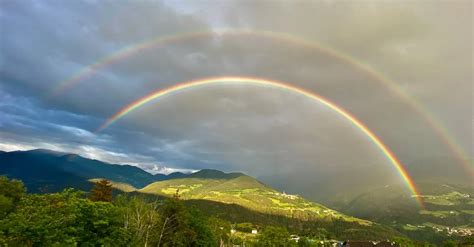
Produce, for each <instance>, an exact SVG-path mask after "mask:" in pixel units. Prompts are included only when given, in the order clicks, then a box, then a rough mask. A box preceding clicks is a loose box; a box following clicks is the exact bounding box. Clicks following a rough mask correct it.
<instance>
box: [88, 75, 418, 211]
mask: <svg viewBox="0 0 474 247" xmlns="http://www.w3.org/2000/svg"><path fill="white" fill-rule="evenodd" d="M224 83H242V84H249V85H261V86H272V87H275V88H278V89H282V90H287V91H290V92H293V93H297V94H299V95H303V96H305V97H307V98H310V99H312V100H315V101H317V102H319V103H321V104H323V105H324V106H326V107H328V108H329V109H331V110H333V111H334V112H336V113H338V114H339V115H341V116H342V117H344V118H345V119H346V120H348V121H349V122H350V123H351V124H352V125H353V126H355V127H356V128H357V129H359V130H360V131H362V133H364V134H365V135H366V136H367V137H368V138H369V140H370V141H371V142H372V143H374V145H375V146H376V147H377V148H378V149H379V150H380V151H381V152H382V153H383V154H384V155H385V157H386V158H387V159H388V160H389V161H390V163H391V164H392V165H393V166H394V167H395V169H396V170H397V172H398V174H399V175H400V176H401V178H402V179H403V181H404V182H405V184H406V185H407V187H408V189H409V190H410V191H411V193H412V194H413V195H414V197H415V199H416V200H417V202H418V204H419V205H420V206H421V207H423V201H422V198H421V197H420V196H419V195H420V194H419V193H418V190H417V188H416V187H415V184H414V182H413V179H412V178H411V177H410V175H409V174H408V172H407V171H406V169H405V168H404V166H403V165H402V163H401V162H400V160H399V159H398V158H397V157H396V156H395V154H394V153H393V152H392V151H391V150H390V149H389V148H388V147H387V146H386V145H385V144H384V143H383V142H382V141H381V140H380V138H379V137H378V136H377V135H376V134H375V133H374V132H372V131H371V130H370V129H369V128H368V127H367V126H366V125H365V124H363V123H362V122H361V121H360V120H358V119H357V118H356V117H355V116H353V115H352V114H350V113H349V112H347V111H346V110H344V109H343V108H341V107H340V106H338V105H336V104H335V103H333V102H331V101H329V100H328V99H326V98H324V97H322V96H320V95H318V94H316V93H313V92H310V91H307V90H304V89H302V88H299V87H296V86H293V85H290V84H287V83H284V82H280V81H276V80H267V79H261V78H250V77H215V78H205V79H199V80H192V81H187V82H182V83H179V84H176V85H174V86H171V87H168V88H164V89H159V90H157V91H154V92H152V93H150V94H148V95H146V96H144V97H142V98H140V99H138V100H136V101H134V102H132V103H131V104H129V105H127V106H125V107H124V108H122V109H121V110H119V111H118V112H117V113H115V114H114V115H112V116H111V117H110V118H109V119H107V120H106V121H105V122H104V123H103V124H102V125H101V126H100V127H99V128H98V129H97V132H99V131H102V130H104V129H106V128H107V127H109V126H110V125H111V124H113V123H114V122H116V121H117V120H119V119H121V118H122V117H124V116H125V115H127V114H128V113H130V112H132V111H133V110H136V109H138V108H139V107H141V106H143V105H145V104H147V103H148V102H150V101H152V100H154V99H157V98H160V97H162V96H165V95H168V94H171V93H174V92H177V91H180V90H184V89H188V88H195V87H200V86H205V85H211V84H224Z"/></svg>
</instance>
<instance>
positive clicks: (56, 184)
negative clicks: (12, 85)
mask: <svg viewBox="0 0 474 247" xmlns="http://www.w3.org/2000/svg"><path fill="white" fill-rule="evenodd" d="M0 174H2V175H7V176H9V177H11V178H16V179H21V180H23V181H24V182H25V184H26V185H27V187H28V189H29V191H30V192H53V191H59V190H62V189H63V188H66V187H74V188H78V189H83V190H89V189H90V188H91V186H92V183H93V182H95V181H97V179H100V178H107V179H108V180H110V181H112V183H113V186H114V187H115V188H116V189H117V190H121V191H124V192H128V193H133V194H137V193H139V194H141V195H144V196H148V197H152V198H155V199H158V198H163V197H170V196H173V195H175V194H176V193H177V194H178V195H179V196H180V197H181V198H182V199H185V202H186V204H190V205H192V206H193V207H196V208H198V209H199V210H201V211H202V212H204V213H205V214H207V215H209V216H218V217H220V218H222V219H226V220H228V221H231V222H234V223H248V222H250V223H252V224H254V225H255V226H265V225H280V226H282V227H288V228H289V229H293V230H294V231H295V232H300V231H303V230H309V229H313V230H312V232H319V233H320V234H323V235H324V236H338V237H341V238H347V239H355V238H359V239H361V238H362V239H363V238H365V237H366V236H371V238H372V237H373V238H376V239H386V238H388V237H391V236H400V233H398V232H397V231H395V230H393V229H392V228H390V227H386V226H383V225H380V224H377V223H373V222H371V221H368V220H362V219H358V218H355V217H352V216H348V215H346V214H343V213H340V212H338V211H336V210H333V209H330V208H327V207H325V206H323V205H321V204H318V203H315V202H311V201H308V200H306V199H304V198H303V197H301V196H299V195H291V194H285V193H281V192H279V191H277V190H275V189H273V188H271V187H270V186H268V185H266V184H264V183H262V182H260V181H258V180H257V179H255V178H252V177H250V176H247V175H245V174H243V173H224V172H222V171H218V170H212V169H204V170H201V171H198V172H195V173H192V174H184V173H179V172H177V173H172V174H169V175H163V174H157V175H152V174H149V173H147V172H145V171H143V170H141V169H139V168H137V167H133V166H127V165H113V164H108V163H105V162H100V161H97V160H91V159H86V158H84V157H81V156H79V155H75V154H67V153H60V152H54V151H50V150H31V151H14V152H1V153H0Z"/></svg>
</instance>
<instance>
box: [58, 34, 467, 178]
mask: <svg viewBox="0 0 474 247" xmlns="http://www.w3.org/2000/svg"><path fill="white" fill-rule="evenodd" d="M215 35H217V36H218V37H220V36H221V35H229V36H238V37H242V36H255V37H262V38H269V39H274V40H280V41H284V42H288V43H289V44H293V45H296V46H300V47H305V48H309V49H313V50H316V51H318V52H321V53H322V54H326V55H328V56H329V57H332V58H334V59H337V60H338V61H341V62H342V63H344V64H348V65H350V66H351V67H352V68H355V69H357V70H359V71H361V72H363V73H365V74H366V75H368V76H369V77H371V78H372V79H373V80H375V81H377V82H379V83H381V84H383V85H384V86H386V87H387V88H388V89H390V91H391V92H393V93H395V94H396V95H397V96H398V97H400V98H401V99H403V100H404V101H405V102H406V103H407V104H408V105H409V106H410V107H411V108H412V109H414V110H415V111H416V112H417V113H418V114H419V115H420V116H421V117H422V118H423V119H424V120H425V121H426V122H427V123H428V124H429V125H430V126H431V127H432V129H433V130H434V131H435V132H436V134H437V135H438V136H439V137H440V138H441V140H442V141H443V143H444V144H445V145H446V146H447V147H448V149H449V150H450V151H451V153H452V154H453V157H455V158H456V159H457V160H458V162H459V164H461V165H462V166H463V169H464V170H465V171H466V173H467V174H469V175H470V176H471V177H474V168H473V165H472V164H471V163H470V162H468V161H467V159H466V157H468V155H467V154H466V152H465V151H464V150H463V148H462V147H461V146H460V145H459V144H457V143H456V141H455V140H454V138H453V137H452V136H451V135H450V134H449V131H448V130H447V129H446V128H445V127H444V126H443V125H442V124H441V123H440V121H439V120H437V119H436V117H435V116H433V114H431V113H430V112H429V111H428V110H426V109H425V108H424V107H423V106H422V105H421V104H420V103H419V102H418V101H416V100H415V99H414V98H412V97H410V96H409V95H408V94H407V93H406V92H404V91H403V89H401V88H400V87H398V86H397V83H395V82H394V81H392V80H390V79H389V78H387V77H386V76H384V75H383V74H381V73H379V72H377V71H376V70H374V69H373V68H372V67H370V66H369V65H367V64H364V63H362V62H360V61H358V60H356V59H355V58H353V57H351V56H349V55H347V54H345V53H342V52H340V51H338V50H335V49H333V48H331V47H329V46H324V45H323V44H319V43H316V42H309V41H306V40H304V39H301V38H298V37H294V36H291V35H288V34H286V33H279V32H271V31H264V30H258V31H254V30H239V29H223V30H216V31H214V32H210V31H196V32H188V33H178V34H173V35H169V36H163V37H157V38H154V39H151V40H147V41H144V42H141V43H135V44H132V45H129V46H125V47H124V48H122V49H120V50H118V51H117V52H114V53H112V54H110V55H108V56H105V57H103V58H101V59H99V60H97V61H96V62H95V63H92V64H90V65H88V66H85V67H84V68H83V69H82V70H80V71H78V72H77V73H75V74H74V75H72V76H71V77H69V78H67V79H65V80H63V81H61V82H59V83H58V84H57V85H56V86H55V87H54V88H53V90H52V91H51V92H50V95H53V96H57V95H59V94H61V93H63V92H65V91H66V90H68V89H70V88H72V87H73V86H74V85H76V84H78V83H79V82H81V81H83V80H85V79H87V78H90V77H92V76H93V75H95V74H96V73H97V72H98V71H100V70H102V69H105V68H107V67H108V66H111V65H113V64H116V63H118V62H120V61H123V60H124V59H126V58H129V57H131V56H134V55H136V54H138V53H140V52H143V51H146V50H148V49H152V48H157V47H164V46H166V45H169V44H176V43H178V42H183V41H188V40H194V39H198V38H206V37H214V36H215Z"/></svg>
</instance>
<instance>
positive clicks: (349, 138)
mask: <svg viewBox="0 0 474 247" xmlns="http://www.w3.org/2000/svg"><path fill="white" fill-rule="evenodd" d="M1 5H2V8H1V10H0V11H1V12H0V30H1V34H2V35H1V37H0V42H1V43H0V47H1V48H0V114H1V115H0V148H1V149H5V150H12V149H28V148H36V147H42V148H52V149H57V150H63V151H71V152H78V153H81V154H83V155H85V156H88V157H92V158H97V159H103V160H106V161H110V162H114V163H132V164H136V165H138V166H141V167H143V168H144V169H146V170H149V171H155V172H156V171H172V170H170V169H200V168H206V167H213V168H218V169H222V170H226V171H231V170H239V171H244V172H249V173H251V174H252V175H255V176H261V177H262V178H265V179H266V180H267V181H274V182H275V181H277V180H278V181H279V183H278V184H280V185H281V186H283V187H285V186H286V187H288V188H293V189H295V190H301V188H311V187H314V186H321V185H324V184H328V183H329V182H330V181H328V178H334V177H339V176H347V174H357V175H355V176H358V179H357V181H364V182H360V185H361V186H365V184H367V185H369V184H374V183H377V184H382V183H383V184H384V183H391V182H394V181H400V180H399V178H398V177H397V175H396V173H395V172H394V169H393V167H391V166H390V164H389V162H388V161H387V160H386V159H385V157H383V155H382V154H381V153H380V151H379V150H378V149H377V147H376V146H375V145H374V144H373V143H371V142H370V140H368V139H367V137H366V136H364V135H363V134H361V132H360V131H359V130H358V129H357V128H355V127H354V126H352V125H351V124H350V123H349V122H348V121H347V120H345V119H343V118H341V117H340V116H338V115H337V114H335V113H334V112H332V111H330V110H329V109H327V108H326V107H324V106H323V105H321V104H318V103H314V102H312V101H310V100H308V99H306V98H304V97H301V96H298V95H295V94H293V93H288V92H282V91H280V90H276V89H272V88H268V87H250V86H242V85H233V86H226V87H223V86H215V87H214V86H213V87H205V88H202V89H200V90H186V91H182V92H179V93H176V94H173V95H172V96H171V95H170V96H167V97H164V98H162V99H159V100H157V101H155V102H153V103H151V104H148V105H146V106H144V107H142V108H140V109H138V110H137V111H135V112H132V113H131V114H129V115H127V116H126V117H125V118H123V119H121V120H120V121H118V122H117V123H115V124H114V125H112V126H111V127H110V128H108V129H107V130H105V131H103V132H100V133H94V131H95V129H96V128H97V126H99V125H100V124H101V122H103V121H104V120H105V119H106V118H107V117H108V116H110V115H112V114H113V113H114V112H115V111H117V110H118V109H120V108H121V107H123V106H124V105H126V104H128V103H130V102H132V101H133V100H135V99H137V98H139V97H142V96H143V95H146V94H148V93H150V92H151V91H152V90H156V89H159V88H164V87H166V86H170V85H173V84H175V83H177V82H182V81H187V80H193V79H197V78H203V77H209V76H222V75H239V76H249V77H262V78H268V79H274V80H279V81H285V82H288V83H290V84H293V85H297V86H299V87H303V88H306V89H308V90H310V91H314V92H317V93H318V94H320V95H322V96H324V97H326V98H328V99H330V100H331V101H333V102H335V103H336V104H338V105H340V106H342V107H344V108H345V109H347V110H348V111H350V112H351V113H353V114H354V115H355V116H357V117H358V118H359V119H360V120H362V121H363V122H364V123H365V124H367V126H368V127H369V128H370V129H372V130H374V132H375V133H376V134H377V135H379V136H380V138H381V139H382V140H383V141H384V142H385V143H386V144H387V145H388V146H389V147H390V148H391V149H392V150H393V151H394V153H395V154H396V155H397V156H398V157H399V158H400V159H401V161H402V162H403V163H405V164H407V166H408V169H409V170H410V169H414V168H415V167H416V166H417V164H418V161H419V160H429V159H433V157H443V158H444V159H445V160H447V161H446V166H449V167H452V169H458V170H459V169H462V168H461V166H460V165H459V164H458V162H457V161H456V160H455V158H454V157H453V154H452V153H451V152H450V150H449V149H448V148H447V146H446V144H445V143H444V142H443V140H442V139H441V138H440V137H439V135H438V134H437V133H436V130H434V129H433V128H432V126H430V125H429V124H428V123H427V121H426V120H425V119H424V118H423V117H422V116H420V114H419V113H418V112H417V111H416V110H414V108H413V106H412V105H410V103H407V102H406V101H405V100H404V99H403V98H401V97H400V96H399V95H397V94H394V93H393V91H392V90H390V89H389V88H388V87H387V85H385V84H384V83H381V82H380V81H378V80H377V79H375V78H374V77H373V76H370V75H369V74H367V73H366V72H364V71H362V70H361V69H360V66H359V67H357V66H354V65H351V63H350V62H348V61H343V60H341V59H339V58H337V57H334V56H331V55H330V54H328V53H326V52H324V51H323V50H321V49H315V48H311V47H308V46H303V45H301V44H299V43H297V42H296V43H295V42H289V41H288V40H287V39H284V38H278V37H268V36H265V35H259V34H258V33H259V30H267V31H273V32H280V33H285V35H290V36H294V37H299V38H302V39H305V40H307V41H309V42H317V43H320V44H322V46H325V47H332V49H335V50H338V51H340V52H341V53H344V54H346V55H347V56H350V57H352V58H353V62H354V61H357V62H358V63H362V64H364V66H368V67H370V68H373V69H374V70H376V71H379V72H380V74H382V75H385V76H386V77H388V78H391V79H392V80H393V81H394V83H395V85H392V86H395V87H400V88H401V90H402V91H404V92H406V94H407V95H409V97H412V98H414V99H416V101H419V104H420V105H421V106H422V107H423V108H425V109H426V111H427V112H430V113H429V114H431V115H433V117H434V118H435V119H436V121H438V122H439V123H440V124H441V125H442V126H445V128H446V130H447V132H448V133H449V135H450V136H451V137H452V138H453V139H454V140H455V141H456V142H457V143H458V144H459V146H460V147H461V148H462V149H464V150H465V152H466V156H467V157H466V158H471V159H472V156H473V152H474V151H473V146H472V139H473V136H472V129H473V126H472V91H473V90H472V54H473V53H472V3H471V2H469V1H454V2H449V3H447V2H443V1H439V2H437V1H433V2H425V1H419V2H402V3H395V2H379V1H374V2H372V1H365V2H332V1H319V2H306V1H301V2H288V1H261V2H253V1H252V2H250V1H225V2H217V1H198V2H193V3H189V2H184V1H183V2H181V1H164V2H157V1H126V0H123V1H105V2H104V1H100V2H99V1H68V2H64V1H3V2H2V3H1ZM222 28H225V29H247V30H254V31H255V33H256V34H254V35H248V34H247V35H244V34H237V33H235V32H234V33H232V32H230V33H229V32H227V33H226V32H224V33H223V32H220V31H218V30H221V29H222ZM194 31H201V32H203V34H201V35H197V36H195V37H193V38H187V39H177V40H176V41H175V42H168V43H163V44H161V45H157V46H154V47H152V48H149V49H146V50H143V51H141V52H138V53H136V54H134V55H132V56H129V57H127V58H126V59H123V60H120V61H117V62H116V63H113V64H111V65H110V66H107V67H104V68H101V69H100V70H98V71H97V73H95V74H93V75H91V76H89V77H86V78H84V79H83V80H82V81H80V82H79V83H78V84H77V85H75V86H74V87H72V88H70V89H68V90H66V91H64V92H62V93H60V94H57V95H51V92H52V91H53V90H54V89H55V88H56V87H57V86H58V84H59V83H60V82H61V81H64V80H66V79H68V78H71V77H72V76H73V75H75V74H77V73H78V71H80V70H81V69H83V68H84V67H85V66H87V65H89V64H93V63H94V62H97V61H99V60H100V59H102V58H103V57H106V56H107V55H108V54H112V53H113V52H114V51H117V50H119V49H121V48H123V47H131V46H133V45H136V44H138V43H141V42H144V41H147V40H150V39H153V38H157V37H165V36H170V35H173V34H178V33H187V32H194ZM206 32H207V33H206ZM155 166H156V167H155ZM367 171H371V172H369V173H368V172H367ZM298 177H304V178H305V179H295V178H298ZM293 180H298V181H300V182H298V183H295V182H292V181H293ZM304 181H305V182H304ZM275 183H276V182H275ZM337 184H339V186H347V184H344V183H341V182H338V183H337Z"/></svg>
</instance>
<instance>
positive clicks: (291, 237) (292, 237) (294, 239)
mask: <svg viewBox="0 0 474 247" xmlns="http://www.w3.org/2000/svg"><path fill="white" fill-rule="evenodd" d="M290 240H292V241H295V242H297V243H298V241H300V237H299V236H298V235H291V236H290Z"/></svg>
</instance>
